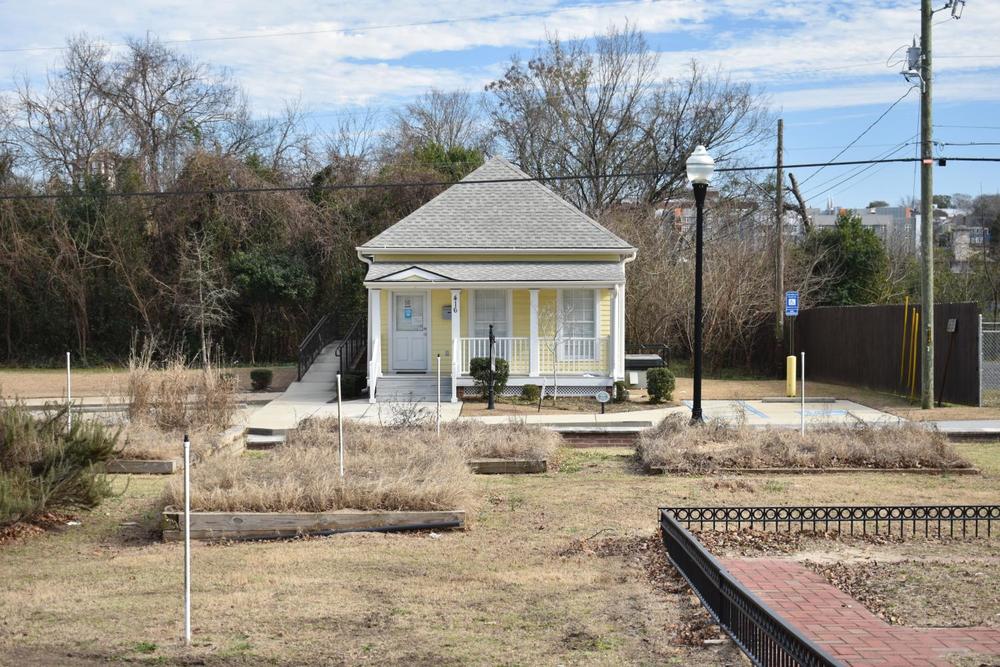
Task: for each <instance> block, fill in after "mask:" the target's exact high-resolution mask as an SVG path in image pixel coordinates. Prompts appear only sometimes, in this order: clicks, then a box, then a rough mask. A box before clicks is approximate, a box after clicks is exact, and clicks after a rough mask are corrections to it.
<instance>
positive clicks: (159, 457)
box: [117, 421, 219, 461]
mask: <svg viewBox="0 0 1000 667" xmlns="http://www.w3.org/2000/svg"><path fill="white" fill-rule="evenodd" d="M185 434H186V435H187V436H188V437H189V438H190V439H191V458H192V459H193V460H194V461H199V460H201V459H203V458H204V457H206V456H208V455H209V454H210V453H211V452H212V450H213V449H215V448H216V447H217V446H218V444H219V433H218V431H217V430H214V429H211V428H208V427H201V428H197V429H194V430H185V429H167V430H164V429H161V428H159V427H157V426H156V425H154V424H151V423H150V422H148V421H143V422H133V423H129V424H127V425H126V426H124V427H123V428H122V431H121V435H120V436H119V438H118V442H119V445H120V451H119V452H118V454H117V458H119V459H141V460H144V461H167V460H173V459H179V458H181V457H182V456H183V455H184V449H183V442H184V435H185Z"/></svg>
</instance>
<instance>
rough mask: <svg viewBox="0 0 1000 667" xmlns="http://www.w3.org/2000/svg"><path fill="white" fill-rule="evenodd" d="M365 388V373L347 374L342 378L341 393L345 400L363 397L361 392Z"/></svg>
mask: <svg viewBox="0 0 1000 667" xmlns="http://www.w3.org/2000/svg"><path fill="white" fill-rule="evenodd" d="M364 388H365V375H364V374H363V373H355V372H351V373H345V374H343V375H341V376H340V391H341V392H343V394H344V398H357V397H358V396H360V395H361V390H362V389H364Z"/></svg>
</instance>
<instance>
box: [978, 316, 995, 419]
mask: <svg viewBox="0 0 1000 667" xmlns="http://www.w3.org/2000/svg"><path fill="white" fill-rule="evenodd" d="M979 346H980V347H979V386H980V388H981V391H982V395H981V405H993V406H1000V322H981V323H980V331H979Z"/></svg>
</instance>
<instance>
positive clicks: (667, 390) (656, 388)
mask: <svg viewBox="0 0 1000 667" xmlns="http://www.w3.org/2000/svg"><path fill="white" fill-rule="evenodd" d="M646 384H647V390H648V391H649V402H650V403H661V402H663V401H669V400H670V399H672V398H673V395H674V387H675V386H676V384H677V382H676V380H674V374H673V373H671V372H670V369H669V368H650V369H649V370H648V371H646Z"/></svg>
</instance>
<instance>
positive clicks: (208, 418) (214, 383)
mask: <svg viewBox="0 0 1000 667" xmlns="http://www.w3.org/2000/svg"><path fill="white" fill-rule="evenodd" d="M152 363H153V362H152V355H151V353H150V352H149V351H148V350H147V349H146V348H144V349H143V350H142V351H141V352H136V351H134V350H133V352H132V354H131V356H130V358H129V369H128V384H127V391H126V396H125V398H126V401H127V403H128V416H129V419H130V421H132V422H134V423H143V422H151V423H153V424H156V425H157V426H158V427H160V428H161V429H168V430H169V429H184V428H193V427H199V426H211V427H214V428H217V429H225V428H227V427H228V426H229V425H230V424H231V423H232V420H233V415H234V414H235V413H236V407H237V406H236V389H237V384H236V379H235V377H233V376H231V375H229V374H226V373H223V372H222V371H221V369H219V368H218V367H217V366H210V367H207V368H201V369H198V372H196V373H194V374H192V372H191V369H190V368H188V366H187V364H186V362H185V360H184V358H183V356H181V355H179V354H175V355H173V356H172V357H171V358H170V359H169V360H168V361H167V362H166V363H165V364H164V365H163V368H162V369H160V370H159V371H154V370H153V367H152Z"/></svg>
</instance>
